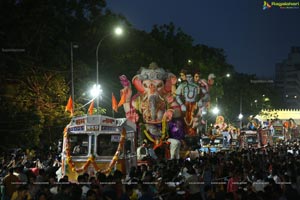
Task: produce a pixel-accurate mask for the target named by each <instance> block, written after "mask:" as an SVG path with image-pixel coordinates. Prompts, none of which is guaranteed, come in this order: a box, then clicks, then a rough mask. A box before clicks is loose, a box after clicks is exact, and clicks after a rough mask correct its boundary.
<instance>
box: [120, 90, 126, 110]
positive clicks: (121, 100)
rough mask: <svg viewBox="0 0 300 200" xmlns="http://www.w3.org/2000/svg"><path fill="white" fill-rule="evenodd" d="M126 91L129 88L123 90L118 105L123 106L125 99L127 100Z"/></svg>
mask: <svg viewBox="0 0 300 200" xmlns="http://www.w3.org/2000/svg"><path fill="white" fill-rule="evenodd" d="M126 93H127V90H122V94H121V99H120V101H119V103H118V107H120V106H122V105H123V104H124V103H125V101H126Z"/></svg>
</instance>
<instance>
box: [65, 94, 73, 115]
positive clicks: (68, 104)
mask: <svg viewBox="0 0 300 200" xmlns="http://www.w3.org/2000/svg"><path fill="white" fill-rule="evenodd" d="M65 111H69V112H70V113H71V116H73V114H74V110H73V100H72V97H71V96H70V97H69V100H68V103H67V105H66V109H65Z"/></svg>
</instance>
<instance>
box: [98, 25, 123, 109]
mask: <svg viewBox="0 0 300 200" xmlns="http://www.w3.org/2000/svg"><path fill="white" fill-rule="evenodd" d="M114 33H115V34H116V35H121V34H122V33H123V30H122V29H121V28H120V27H117V28H116V29H115V32H114ZM111 35H113V33H109V34H106V35H104V36H103V37H102V38H101V40H99V42H98V44H97V48H96V86H97V88H98V87H99V58H98V57H99V47H100V46H101V44H102V42H103V40H104V39H105V38H107V37H109V36H111ZM96 98H97V101H96V104H97V114H98V113H99V111H98V110H99V97H96Z"/></svg>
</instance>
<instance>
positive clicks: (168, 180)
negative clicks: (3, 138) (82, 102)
mask: <svg viewBox="0 0 300 200" xmlns="http://www.w3.org/2000/svg"><path fill="white" fill-rule="evenodd" d="M59 166H60V163H59V158H58V157H57V155H56V154H55V153H44V154H43V153H38V152H36V155H34V156H32V157H31V158H29V156H28V155H27V154H26V152H23V151H19V152H17V153H16V154H6V153H3V155H2V162H1V166H0V169H1V173H0V177H1V179H2V181H1V198H2V200H10V199H11V200H17V199H22V200H23V199H27V200H29V199H32V200H45V199H53V200H56V199H64V200H67V199H78V200H85V199H86V200H90V199H96V200H108V199H110V200H119V199H122V200H123V199H124V200H125V199H127V200H134V199H136V200H145V199H172V200H175V199H197V200H198V199H203V200H213V199H226V200H227V199H228V200H229V199H253V200H254V199H255V200H256V199H273V200H275V199H282V200H285V199H287V200H288V199H299V198H300V156H299V146H298V144H296V143H281V144H278V145H274V146H272V147H266V148H263V149H243V150H240V151H232V152H231V151H224V152H217V153H202V154H201V153H199V156H197V157H196V158H189V157H187V158H185V159H179V160H159V161H156V162H155V163H152V164H151V165H146V164H140V165H138V166H135V167H132V168H131V169H130V173H129V174H127V175H126V174H122V173H121V171H119V170H113V171H112V173H111V174H109V175H106V174H103V173H97V174H96V175H95V176H93V177H90V176H89V175H88V174H87V173H84V174H80V175H79V176H78V178H77V182H76V183H71V182H69V181H68V177H66V176H65V177H63V178H62V179H60V180H57V176H56V170H57V169H58V168H59Z"/></svg>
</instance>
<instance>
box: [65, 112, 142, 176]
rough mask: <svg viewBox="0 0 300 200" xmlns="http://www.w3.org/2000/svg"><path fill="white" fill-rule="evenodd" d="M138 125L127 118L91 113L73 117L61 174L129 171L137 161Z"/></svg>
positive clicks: (66, 135)
mask: <svg viewBox="0 0 300 200" xmlns="http://www.w3.org/2000/svg"><path fill="white" fill-rule="evenodd" d="M135 130H136V127H135V124H133V123H131V122H130V121H128V120H126V118H112V117H108V116H103V115H90V116H80V117H74V118H72V120H71V122H70V123H69V124H68V125H67V126H66V128H65V130H64V136H63V148H62V166H61V169H60V175H61V176H68V177H69V180H70V181H74V182H76V180H77V177H78V175H79V174H82V173H88V174H89V175H91V176H93V175H95V173H96V172H99V171H100V172H103V173H109V172H110V171H111V170H113V169H118V170H120V171H122V173H123V174H126V173H128V172H129V169H130V167H131V166H135V165H136V132H135Z"/></svg>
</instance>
